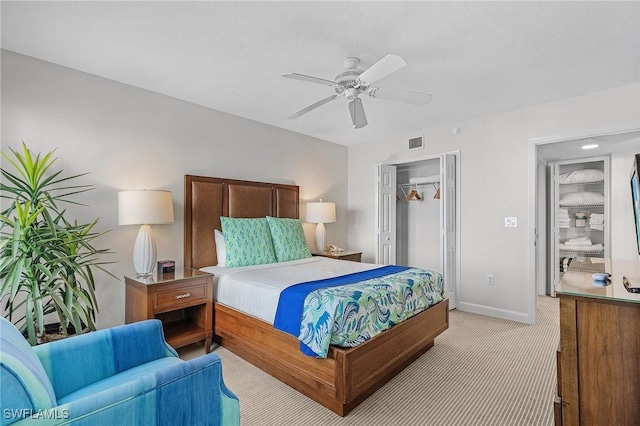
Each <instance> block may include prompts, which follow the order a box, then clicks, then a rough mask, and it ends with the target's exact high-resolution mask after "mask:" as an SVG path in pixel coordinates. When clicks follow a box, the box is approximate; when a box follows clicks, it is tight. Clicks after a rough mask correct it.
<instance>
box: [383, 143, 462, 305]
mask: <svg viewBox="0 0 640 426" xmlns="http://www.w3.org/2000/svg"><path fill="white" fill-rule="evenodd" d="M445 154H451V155H454V156H455V157H456V171H455V174H456V184H455V189H456V197H455V198H456V200H455V205H456V212H455V228H456V242H455V244H456V249H455V279H454V281H455V282H454V283H453V292H454V295H455V301H456V304H457V303H458V302H459V300H460V269H461V268H460V264H461V262H460V210H461V205H460V164H461V161H460V151H459V150H457V151H448V152H442V153H440V154H431V155H425V156H421V157H412V158H405V159H402V160H395V161H387V162H379V163H376V170H377V169H378V168H379V167H378V166H399V165H402V164H408V163H416V162H420V161H427V160H438V159H439V160H441V163H440V167H442V158H443V156H444V155H445ZM376 173H377V172H376ZM441 173H442V171H441ZM378 198H379V197H378V195H377V191H376V215H377V214H378V211H379V207H378ZM375 222H376V223H375V227H376V229H375V232H376V235H377V233H378V219H377V217H376V221H375ZM376 241H377V240H376ZM440 245H441V249H443V247H442V243H441V244H440ZM377 252H378V247H376V253H377ZM443 258H444V257H443V254H441V262H443ZM444 266H445V265H444V264H443V265H442V268H443V271H444ZM449 308H450V309H454V308H455V306H451V305H450V306H449Z"/></svg>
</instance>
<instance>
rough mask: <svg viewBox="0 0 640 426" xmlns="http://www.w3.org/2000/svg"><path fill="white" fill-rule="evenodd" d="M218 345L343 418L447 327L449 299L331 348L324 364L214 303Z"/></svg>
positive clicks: (270, 330)
mask: <svg viewBox="0 0 640 426" xmlns="http://www.w3.org/2000/svg"><path fill="white" fill-rule="evenodd" d="M214 305H215V314H214V330H215V334H216V339H217V340H218V341H219V343H220V344H221V345H222V346H224V347H225V348H227V349H229V350H230V351H231V352H233V353H235V354H237V355H238V356H240V357H241V358H243V359H245V360H246V361H248V362H250V363H251V364H253V365H255V366H256V367H258V368H260V369H261V370H263V371H265V372H266V373H268V374H270V375H272V376H273V377H275V378H277V379H278V380H280V381H282V382H284V383H286V384H288V385H289V386H291V387H292V388H294V389H296V390H298V391H299V392H301V393H303V394H304V395H306V396H308V397H309V398H311V399H313V400H315V401H317V402H318V403H320V404H322V405H324V406H325V407H327V408H328V409H330V410H331V411H333V412H335V413H337V414H338V415H340V416H344V415H346V414H347V413H348V412H349V411H351V410H353V409H354V408H355V407H356V406H357V405H358V404H360V403H361V402H362V401H364V400H365V399H366V398H367V397H368V396H369V395H371V394H373V393H374V392H375V391H376V390H378V389H379V388H380V387H382V386H383V385H384V384H385V383H387V382H388V381H389V380H391V379H392V378H393V377H395V376H396V375H397V374H398V373H399V372H400V371H402V370H403V369H405V368H406V367H407V366H408V365H409V364H411V363H412V362H413V361H415V360H416V359H417V358H418V357H420V355H422V354H423V353H425V352H426V351H427V350H428V349H430V348H431V347H432V346H433V344H434V339H435V337H436V336H438V335H439V334H440V333H442V332H443V331H445V330H446V329H447V328H448V327H449V301H448V299H445V300H443V301H442V302H440V303H438V304H436V305H434V306H432V307H430V308H429V309H427V310H425V311H423V312H421V313H419V314H418V315H415V316H414V317H412V318H410V319H408V320H407V321H404V322H402V323H400V324H396V325H395V326H393V327H392V328H391V329H389V330H386V331H385V332H383V333H381V334H379V335H377V336H375V337H374V338H372V339H371V340H368V341H367V342H365V343H363V344H361V345H358V346H356V347H355V348H338V347H334V346H332V347H331V348H330V350H329V355H328V357H327V358H326V359H317V358H311V357H308V356H306V355H304V354H302V352H300V346H299V342H298V340H297V339H296V338H294V337H293V336H290V335H289V334H286V333H284V332H281V331H279V330H276V329H274V328H273V326H272V325H271V324H268V323H266V322H264V321H262V320H259V319H256V318H254V317H251V316H249V315H246V314H244V313H242V312H239V311H236V310H235V309H232V308H229V307H228V306H225V305H222V304H219V303H217V302H216V303H214Z"/></svg>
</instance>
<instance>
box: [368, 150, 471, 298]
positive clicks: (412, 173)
mask: <svg viewBox="0 0 640 426" xmlns="http://www.w3.org/2000/svg"><path fill="white" fill-rule="evenodd" d="M459 157H460V153H459V151H458V152H453V153H445V154H440V155H433V156H428V157H422V158H419V159H411V160H405V161H400V162H395V163H392V164H380V165H379V166H378V192H377V214H378V220H377V222H378V227H377V236H378V238H377V241H378V248H377V252H376V263H379V264H397V265H403V266H414V267H419V268H423V269H429V270H434V271H436V272H439V273H441V274H442V275H443V279H444V286H445V294H446V295H447V296H446V297H448V298H449V308H450V309H454V308H455V307H456V301H457V299H458V298H457V295H458V292H459V276H460V262H459V258H460V256H459V247H460V242H459V240H460V235H459V232H458V229H460V215H459V209H458V206H459V204H460V202H459V200H460V190H459V186H460V179H459V175H460V170H459V167H458V165H459Z"/></svg>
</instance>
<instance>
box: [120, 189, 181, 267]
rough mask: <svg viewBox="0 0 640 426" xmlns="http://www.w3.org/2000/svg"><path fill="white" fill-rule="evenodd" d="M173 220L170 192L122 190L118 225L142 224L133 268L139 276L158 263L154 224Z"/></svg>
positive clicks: (134, 250)
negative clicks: (152, 230) (152, 229)
mask: <svg viewBox="0 0 640 426" xmlns="http://www.w3.org/2000/svg"><path fill="white" fill-rule="evenodd" d="M161 223H173V201H172V199H171V192H170V191H147V190H141V191H120V192H118V224H119V225H142V226H140V231H138V237H137V238H136V243H135V245H134V246H133V267H134V268H135V270H136V272H137V274H138V277H148V276H149V275H151V273H152V272H153V268H154V267H155V265H156V241H155V239H154V238H153V233H152V232H151V226H149V225H155V224H161Z"/></svg>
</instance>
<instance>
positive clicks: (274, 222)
mask: <svg viewBox="0 0 640 426" xmlns="http://www.w3.org/2000/svg"><path fill="white" fill-rule="evenodd" d="M267 223H268V224H269V229H271V239H272V240H273V248H274V249H275V251H276V257H277V258H278V262H286V261H287V260H297V259H306V258H307V257H311V252H310V251H309V246H307V240H306V239H305V238H304V231H303V230H302V224H301V223H300V221H298V219H279V218H275V217H271V216H267Z"/></svg>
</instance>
